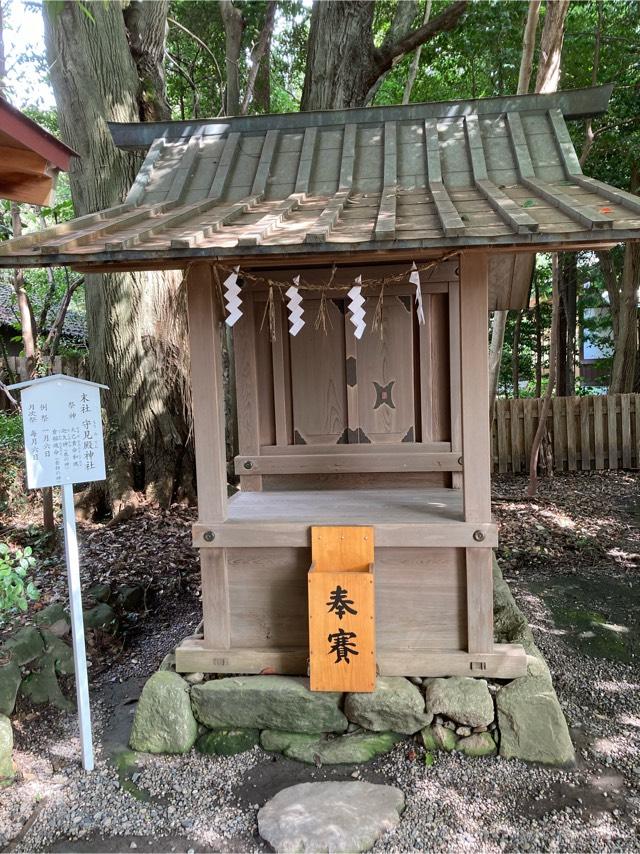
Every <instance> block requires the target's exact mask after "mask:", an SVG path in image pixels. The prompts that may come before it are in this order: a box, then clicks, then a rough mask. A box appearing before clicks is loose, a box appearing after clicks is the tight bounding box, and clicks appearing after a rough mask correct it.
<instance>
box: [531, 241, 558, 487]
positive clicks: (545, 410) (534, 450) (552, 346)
mask: <svg viewBox="0 0 640 854" xmlns="http://www.w3.org/2000/svg"><path fill="white" fill-rule="evenodd" d="M551 264H552V284H551V287H552V289H553V301H552V305H551V340H550V343H549V379H548V383H547V388H546V391H545V394H544V400H543V402H542V409H541V411H540V418H539V419H538V427H537V429H536V433H535V436H534V437H533V442H532V444H531V456H530V458H529V486H528V488H527V495H528V496H529V497H530V498H531V497H533V496H534V495H535V494H536V489H537V488H538V455H539V453H540V445H541V444H542V439H543V437H544V434H545V431H546V429H547V416H548V415H549V409H550V407H551V398H552V397H553V387H554V385H555V381H556V343H557V340H558V308H559V305H560V293H559V288H558V275H559V274H558V253H557V252H555V253H554V254H553V255H552V259H551Z"/></svg>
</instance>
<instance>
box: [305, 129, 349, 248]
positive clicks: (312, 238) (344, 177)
mask: <svg viewBox="0 0 640 854" xmlns="http://www.w3.org/2000/svg"><path fill="white" fill-rule="evenodd" d="M357 133H358V128H357V125H355V124H348V125H345V128H344V135H343V137H342V156H341V158H340V177H339V180H338V191H337V192H336V193H335V194H334V195H333V196H332V197H331V198H330V199H329V202H328V204H327V206H326V207H325V208H324V210H323V211H322V213H321V214H320V216H319V217H318V219H317V220H316V221H315V222H314V224H313V225H312V226H311V228H310V229H309V231H308V232H307V233H306V235H305V238H304V241H305V243H324V242H325V241H326V239H327V237H328V236H329V233H330V232H331V229H332V228H333V226H334V225H335V224H336V223H337V222H338V220H339V219H340V214H341V213H342V211H343V210H344V206H345V205H346V203H347V201H348V199H349V195H350V194H351V187H352V186H353V168H354V164H355V153H356V137H357Z"/></svg>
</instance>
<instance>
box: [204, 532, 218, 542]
mask: <svg viewBox="0 0 640 854" xmlns="http://www.w3.org/2000/svg"><path fill="white" fill-rule="evenodd" d="M202 538H203V539H204V540H205V542H207V543H212V542H213V541H214V540H215V538H216V535H215V534H214V532H213V531H205V532H204V534H203V535H202Z"/></svg>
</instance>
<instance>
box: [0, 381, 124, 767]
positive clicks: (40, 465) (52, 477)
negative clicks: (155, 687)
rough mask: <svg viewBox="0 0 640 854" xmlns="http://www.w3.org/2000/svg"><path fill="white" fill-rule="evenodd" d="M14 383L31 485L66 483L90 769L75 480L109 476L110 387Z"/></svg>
mask: <svg viewBox="0 0 640 854" xmlns="http://www.w3.org/2000/svg"><path fill="white" fill-rule="evenodd" d="M8 388H9V389H21V390H22V422H23V425H24V447H25V455H26V460H27V486H28V487H29V489H41V488H42V487H45V486H61V487H62V520H63V527H64V550H65V557H66V561H67V577H68V582H69V603H70V610H71V631H72V639H73V660H74V664H75V672H76V695H77V698H78V717H79V719H80V745H81V748H82V765H83V767H84V769H85V770H86V771H92V770H93V740H92V737H91V709H90V706H89V679H88V676H87V655H86V650H85V643H84V621H83V617H82V594H81V589H80V560H79V557H78V537H77V534H76V514H75V508H74V504H73V484H74V483H86V482H89V481H94V480H104V479H105V477H106V474H105V467H104V441H103V435H102V417H101V413H100V389H101V388H104V389H106V388H107V386H105V385H99V384H98V383H92V382H89V381H88V380H81V379H77V378H76V377H67V376H64V374H54V375H52V376H49V377H41V378H39V379H34V380H28V381H27V382H23V383H17V384H16V385H12V386H8Z"/></svg>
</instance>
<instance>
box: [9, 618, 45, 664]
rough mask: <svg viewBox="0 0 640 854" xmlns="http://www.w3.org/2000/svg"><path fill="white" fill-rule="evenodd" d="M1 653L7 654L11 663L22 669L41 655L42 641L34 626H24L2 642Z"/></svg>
mask: <svg viewBox="0 0 640 854" xmlns="http://www.w3.org/2000/svg"><path fill="white" fill-rule="evenodd" d="M2 651H3V653H4V652H8V653H9V655H10V656H11V661H13V663H14V664H17V665H18V667H22V666H23V665H24V664H29V662H30V661H34V660H35V659H36V658H39V656H41V655H42V654H43V652H44V641H43V640H42V635H41V634H40V632H39V631H38V630H37V629H36V628H35V626H26V628H24V629H20V630H19V631H17V632H16V633H15V635H13V636H12V637H10V638H9V639H8V640H6V641H5V642H4V645H3V647H2Z"/></svg>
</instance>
